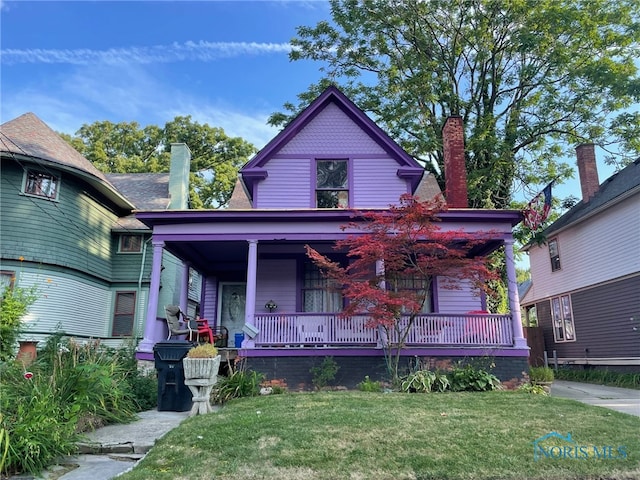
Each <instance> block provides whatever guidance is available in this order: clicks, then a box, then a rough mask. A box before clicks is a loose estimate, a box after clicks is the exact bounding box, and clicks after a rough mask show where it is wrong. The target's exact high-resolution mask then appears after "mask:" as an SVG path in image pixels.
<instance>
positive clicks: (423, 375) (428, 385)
mask: <svg viewBox="0 0 640 480" xmlns="http://www.w3.org/2000/svg"><path fill="white" fill-rule="evenodd" d="M449 386H450V383H449V378H448V377H447V375H446V374H445V373H442V372H432V371H430V370H418V371H417V372H413V373H410V374H409V375H407V376H406V377H405V378H404V379H403V380H402V382H401V383H400V388H401V390H402V391H403V392H405V393H428V392H444V391H446V390H447V389H448V388H449Z"/></svg>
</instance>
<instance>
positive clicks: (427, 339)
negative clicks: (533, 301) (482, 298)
mask: <svg viewBox="0 0 640 480" xmlns="http://www.w3.org/2000/svg"><path fill="white" fill-rule="evenodd" d="M406 321H408V319H407V320H406ZM366 323H367V317H366V316H365V315H362V316H353V317H348V318H343V317H340V316H339V315H337V314H333V313H321V314H318V313H291V314H287V313H285V314H276V313H272V314H258V315H256V316H255V326H256V328H257V329H258V332H259V333H258V335H257V336H256V337H255V343H256V346H257V347H268V346H293V347H300V346H309V347H314V346H327V347H329V346H363V347H365V346H376V345H378V344H379V343H381V342H380V332H379V330H378V329H375V328H370V327H367V326H366ZM389 340H390V341H392V342H394V343H395V342H397V341H398V339H397V338H390V339H389ZM405 343H406V345H407V346H433V345H445V346H446V345H469V346H474V345H475V346H509V345H512V344H513V328H512V324H511V316H510V315H498V314H459V315H453V314H425V315H420V316H419V317H417V318H416V319H415V322H414V324H413V325H412V326H411V329H410V330H409V333H408V335H407V338H406V341H405Z"/></svg>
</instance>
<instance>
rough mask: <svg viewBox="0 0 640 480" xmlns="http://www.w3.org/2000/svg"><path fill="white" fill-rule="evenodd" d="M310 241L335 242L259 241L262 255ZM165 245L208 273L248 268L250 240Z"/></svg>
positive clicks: (480, 252) (484, 247) (489, 245)
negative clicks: (266, 249) (267, 247)
mask: <svg viewBox="0 0 640 480" xmlns="http://www.w3.org/2000/svg"><path fill="white" fill-rule="evenodd" d="M307 243H309V244H313V245H314V247H315V248H318V247H319V246H320V245H321V244H325V245H326V247H325V249H326V251H329V250H332V245H333V242H327V241H320V240H313V239H309V240H307V241H303V242H300V241H292V242H286V241H260V242H259V244H258V255H259V257H260V250H261V248H260V247H261V246H263V247H264V246H265V245H288V247H287V250H288V252H289V254H303V252H304V249H303V245H304V244H307ZM502 244H503V242H502V240H501V239H490V240H487V241H486V242H484V243H483V244H481V245H477V246H475V247H474V248H473V249H472V250H471V252H470V254H471V256H484V255H488V254H489V253H491V252H493V251H495V250H497V249H498V248H500V247H501V246H502ZM165 248H166V250H167V251H169V252H171V253H172V254H173V255H175V256H176V257H178V258H180V259H181V260H183V261H184V262H187V263H188V264H190V265H191V266H192V267H193V268H195V269H196V270H198V271H199V272H200V273H202V274H205V275H216V274H220V273H224V272H242V273H243V274H244V273H245V272H246V270H247V258H248V254H249V244H248V242H247V241H246V240H241V241H238V240H236V241H233V240H229V241H212V240H200V241H194V240H192V239H191V240H187V241H185V240H182V241H181V240H166V241H165Z"/></svg>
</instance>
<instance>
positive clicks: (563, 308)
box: [551, 295, 576, 343]
mask: <svg viewBox="0 0 640 480" xmlns="http://www.w3.org/2000/svg"><path fill="white" fill-rule="evenodd" d="M551 321H552V322H553V338H554V339H555V341H556V343H561V342H574V341H575V339H576V333H575V332H576V330H575V326H574V323H573V314H572V311H571V297H570V296H569V295H561V296H559V297H554V298H552V299H551Z"/></svg>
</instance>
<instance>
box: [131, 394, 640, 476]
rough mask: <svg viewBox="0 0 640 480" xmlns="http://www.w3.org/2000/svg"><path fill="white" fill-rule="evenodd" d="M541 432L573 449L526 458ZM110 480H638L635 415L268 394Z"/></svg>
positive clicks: (481, 401) (177, 434)
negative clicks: (553, 435) (569, 443)
mask: <svg viewBox="0 0 640 480" xmlns="http://www.w3.org/2000/svg"><path fill="white" fill-rule="evenodd" d="M550 432H558V433H560V434H561V435H563V436H566V435H567V434H568V433H570V434H571V435H572V438H573V440H574V441H575V442H576V444H575V447H576V448H575V449H572V448H571V447H567V448H566V449H565V448H564V447H565V446H567V443H566V442H562V441H558V440H551V439H549V440H546V441H545V442H543V445H544V447H545V451H546V452H548V453H549V452H551V453H553V454H554V456H555V457H560V456H561V455H562V456H564V458H548V457H545V456H544V455H542V456H543V458H542V459H539V460H537V461H536V460H534V443H533V442H534V440H536V438H538V437H541V436H543V435H545V434H548V433H550ZM607 446H608V447H612V448H611V449H607V448H606V447H607ZM594 447H596V448H597V449H598V452H599V454H600V458H597V457H596V455H594V453H593V452H594ZM619 447H620V448H621V450H620V451H619V450H618V448H619ZM581 449H582V450H581ZM576 452H581V453H576ZM584 452H586V453H584ZM576 454H577V455H578V456H581V457H587V456H588V458H578V459H576V458H568V456H569V455H571V456H575V455H576ZM624 455H626V456H624ZM605 456H606V457H607V458H604V457H605ZM614 456H616V457H618V458H610V457H614ZM119 478H120V479H121V480H138V479H139V480H142V479H144V480H147V479H150V478H153V479H172V480H175V479H219V480H222V479H234V480H242V479H273V480H276V479H278V480H293V479H296V480H297V479H352V480H367V479H371V480H373V479H375V480H381V479H389V480H399V479H418V480H419V479H610V478H617V479H631V478H640V418H638V417H633V416H630V415H625V414H622V413H618V412H614V411H611V410H607V409H604V408H598V407H591V406H587V405H584V404H581V403H578V402H574V401H571V400H564V399H558V398H551V397H545V396H540V395H530V394H525V393H521V392H507V391H500V392H486V393H444V394H401V393H386V394H385V393H379V394H378V393H364V392H322V393H296V394H286V395H271V396H266V397H255V398H247V399H241V400H235V401H232V402H230V403H229V404H227V405H226V406H224V407H223V408H222V409H221V410H220V411H219V412H217V413H212V414H209V415H202V416H196V417H192V418H189V419H187V420H185V421H184V422H183V423H182V425H180V427H178V428H177V429H175V430H173V431H172V432H170V433H169V434H167V435H166V436H165V437H164V438H162V439H161V440H160V441H158V443H157V444H156V446H154V448H153V449H152V450H151V452H149V454H148V455H147V456H146V457H145V458H144V459H143V460H142V461H141V462H140V463H139V464H138V466H136V468H134V469H133V470H132V471H131V472H129V473H127V474H125V475H123V476H121V477H119Z"/></svg>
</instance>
